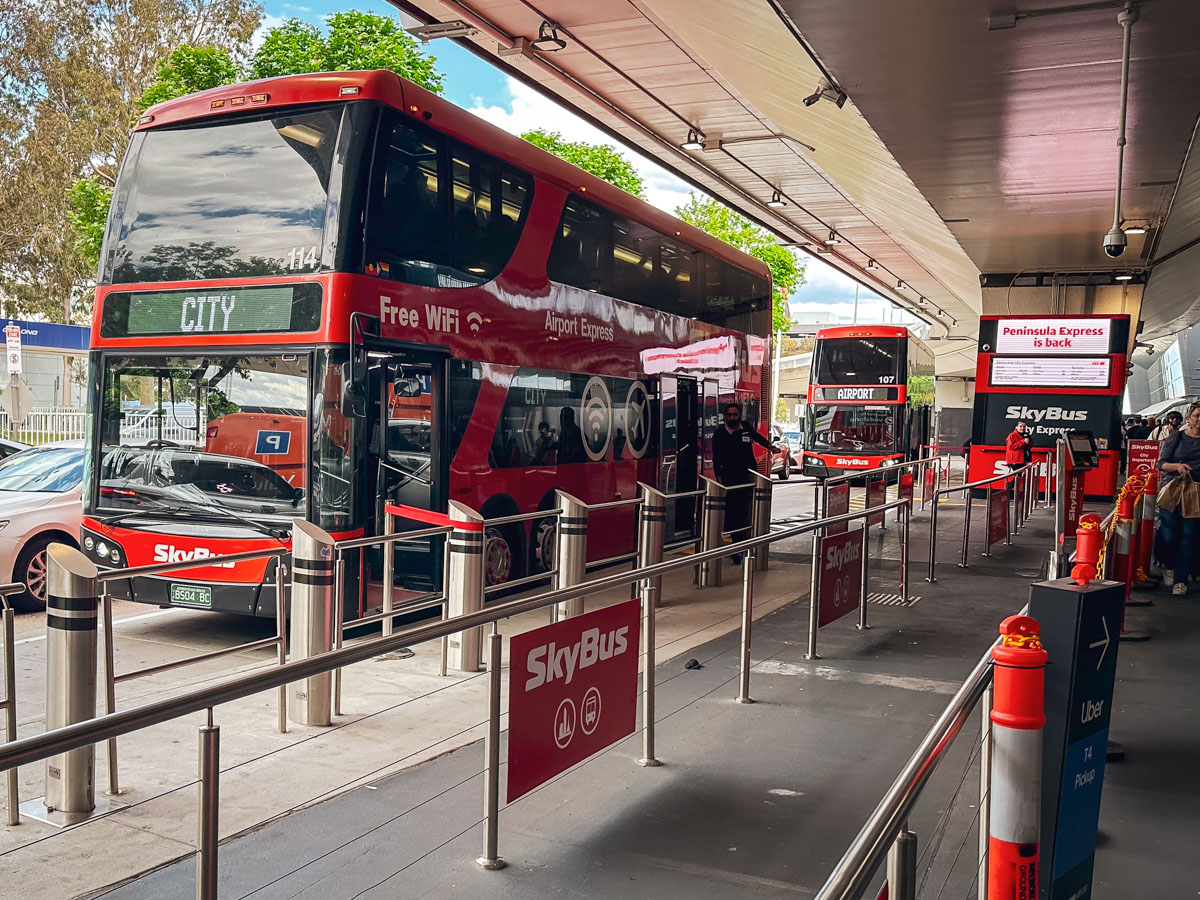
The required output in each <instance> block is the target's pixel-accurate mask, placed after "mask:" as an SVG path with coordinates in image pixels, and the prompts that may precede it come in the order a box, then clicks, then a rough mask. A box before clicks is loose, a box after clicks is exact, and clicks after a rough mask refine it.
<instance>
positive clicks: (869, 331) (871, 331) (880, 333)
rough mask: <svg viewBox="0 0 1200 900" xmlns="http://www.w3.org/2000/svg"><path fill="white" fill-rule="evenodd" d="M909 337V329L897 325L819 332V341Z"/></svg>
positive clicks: (843, 328) (855, 327)
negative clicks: (828, 339)
mask: <svg viewBox="0 0 1200 900" xmlns="http://www.w3.org/2000/svg"><path fill="white" fill-rule="evenodd" d="M908 336H909V333H908V329H907V328H902V327H898V326H896V325H845V326H842V327H839V328H822V329H821V330H820V331H818V332H817V340H821V339H822V338H872V337H895V338H902V337H908Z"/></svg>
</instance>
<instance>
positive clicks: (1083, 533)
mask: <svg viewBox="0 0 1200 900" xmlns="http://www.w3.org/2000/svg"><path fill="white" fill-rule="evenodd" d="M1103 524H1104V523H1103V521H1102V520H1101V519H1100V517H1099V516H1098V515H1096V514H1095V513H1086V514H1085V515H1082V516H1080V517H1079V528H1078V530H1077V531H1076V532H1075V568H1073V569H1072V570H1071V578H1072V579H1073V580H1074V581H1075V583H1076V584H1080V585H1083V584H1090V583H1091V582H1093V581H1095V580H1096V565H1097V564H1098V563H1099V561H1100V551H1101V550H1102V549H1103V548H1104V531H1103V530H1102V529H1101V527H1100V526H1101V525H1103Z"/></svg>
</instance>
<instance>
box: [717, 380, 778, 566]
mask: <svg viewBox="0 0 1200 900" xmlns="http://www.w3.org/2000/svg"><path fill="white" fill-rule="evenodd" d="M754 444H758V445H759V446H762V447H766V448H767V449H768V450H770V451H771V452H772V453H778V452H779V448H778V447H776V446H775V445H774V444H772V443H771V442H770V441H768V440H767V439H766V438H765V437H763V436H762V435H761V434H759V433H758V432H757V431H756V430H755V429H753V428H751V427H750V426H748V425H747V424H746V423H745V422H743V421H742V408H741V407H740V406H738V404H736V403H726V404H725V424H724V425H723V426H722V427H720V428H718V429H717V430H716V432H715V433H714V434H713V474H714V475H716V477H717V481H719V482H720V483H721V484H723V485H724V486H725V487H727V488H729V487H733V486H735V485H739V484H749V483H750V482H751V481H753V480H754V476H753V475H751V474H750V473H751V472H753V471H756V470H757V466H756V465H755V462H754ZM753 493H754V492H753V491H752V490H745V489H742V490H739V491H732V492H730V493H729V494H728V495H727V496H726V497H725V530H726V531H732V532H735V533H734V535H733V539H734V541H735V542H736V541H744V540H745V539H746V538H747V537H748V536H749V535H747V534H745V533H744V532H743V531H741V529H744V528H745V527H746V526H747V525H749V524H750V501H751V494H753ZM733 561H734V562H735V563H740V562H741V561H742V555H741V554H740V553H735V554H734V555H733Z"/></svg>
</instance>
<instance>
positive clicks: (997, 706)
mask: <svg viewBox="0 0 1200 900" xmlns="http://www.w3.org/2000/svg"><path fill="white" fill-rule="evenodd" d="M1039 629H1040V626H1039V625H1038V622H1037V620H1036V619H1032V618H1030V617H1029V616H1009V617H1008V618H1007V619H1005V620H1004V621H1003V622H1001V623H1000V634H1001V635H1002V636H1003V638H1002V640H1001V643H1000V646H999V647H996V648H994V649H993V650H992V660H993V661H994V664H995V665H994V668H993V679H992V690H993V701H992V715H991V718H992V788H991V796H992V801H991V816H990V821H989V823H988V894H987V895H988V900H1036V898H1037V894H1038V856H1039V851H1040V846H1041V816H1042V809H1041V799H1042V797H1041V793H1042V726H1043V725H1045V724H1046V715H1045V703H1044V695H1045V677H1046V651H1045V650H1043V649H1042V643H1041V641H1040V640H1039V639H1038V631H1039Z"/></svg>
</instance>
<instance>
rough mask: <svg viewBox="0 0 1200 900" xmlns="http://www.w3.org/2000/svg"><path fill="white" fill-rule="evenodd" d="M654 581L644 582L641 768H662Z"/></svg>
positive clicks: (648, 579)
mask: <svg viewBox="0 0 1200 900" xmlns="http://www.w3.org/2000/svg"><path fill="white" fill-rule="evenodd" d="M651 582H652V579H650V578H646V579H643V581H642V758H641V759H639V760H638V765H640V766H648V767H652V766H661V765H662V760H660V759H659V758H658V757H657V756H655V754H654V691H655V689H656V683H655V673H654V655H655V654H654V649H655V648H654V607H655V602H654V594H655V588H654V585H653V584H652V583H651Z"/></svg>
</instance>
